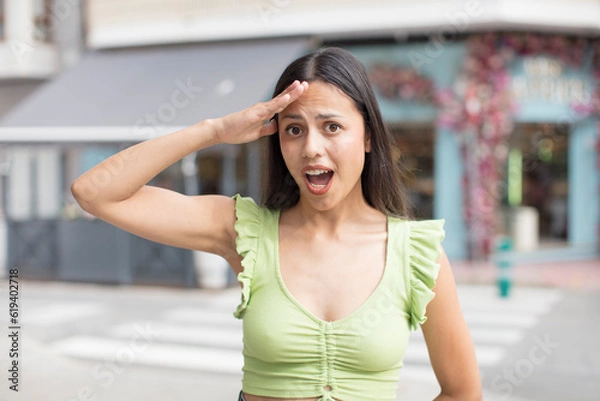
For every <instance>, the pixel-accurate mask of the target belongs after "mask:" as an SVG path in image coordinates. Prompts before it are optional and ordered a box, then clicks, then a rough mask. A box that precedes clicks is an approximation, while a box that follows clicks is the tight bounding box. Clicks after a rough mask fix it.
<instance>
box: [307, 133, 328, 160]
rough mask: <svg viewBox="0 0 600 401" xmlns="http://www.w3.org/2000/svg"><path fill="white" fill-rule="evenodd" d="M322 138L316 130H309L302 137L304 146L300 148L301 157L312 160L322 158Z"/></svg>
mask: <svg viewBox="0 0 600 401" xmlns="http://www.w3.org/2000/svg"><path fill="white" fill-rule="evenodd" d="M323 146H324V145H323V136H322V135H321V133H320V132H319V131H318V130H316V129H310V130H309V131H308V133H307V134H306V135H305V136H304V146H303V148H302V157H306V158H308V159H313V158H315V157H318V156H323Z"/></svg>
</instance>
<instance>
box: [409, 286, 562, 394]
mask: <svg viewBox="0 0 600 401" xmlns="http://www.w3.org/2000/svg"><path fill="white" fill-rule="evenodd" d="M457 291H458V297H459V301H460V305H461V309H462V312H463V315H464V317H465V321H466V322H467V325H468V326H469V332H470V334H471V338H472V340H473V344H474V346H475V353H476V355H477V362H478V364H479V367H480V368H492V367H494V366H497V365H499V364H500V363H501V362H502V360H503V359H504V358H505V357H506V355H507V353H508V351H509V350H510V348H511V347H513V346H516V345H517V344H519V343H520V342H522V341H524V340H525V337H526V335H527V333H528V331H529V330H531V329H532V328H534V327H535V325H536V324H537V323H538V321H539V320H540V318H541V317H542V316H543V315H545V314H546V313H549V312H550V311H551V310H552V308H553V307H554V305H555V304H556V303H557V302H558V301H560V299H561V298H562V293H561V291H560V290H558V289H546V288H515V289H514V290H513V293H512V294H511V295H510V297H508V298H501V297H499V296H498V292H497V289H496V288H494V287H493V286H471V285H459V286H458V287H457ZM411 380H420V381H424V382H425V381H426V382H432V383H433V382H436V378H435V375H434V373H433V370H432V368H431V364H430V362H429V356H428V353H427V347H426V344H425V339H424V337H423V333H422V331H420V330H419V331H416V332H414V333H413V334H412V335H411V339H410V343H409V346H408V350H407V353H406V356H405V362H404V368H403V370H402V371H401V373H400V381H401V382H402V381H411Z"/></svg>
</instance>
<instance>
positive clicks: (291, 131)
mask: <svg viewBox="0 0 600 401" xmlns="http://www.w3.org/2000/svg"><path fill="white" fill-rule="evenodd" d="M285 132H287V133H288V134H290V135H291V136H298V135H300V134H301V133H302V130H301V129H300V127H298V126H296V125H290V126H289V127H287V128H286V129H285Z"/></svg>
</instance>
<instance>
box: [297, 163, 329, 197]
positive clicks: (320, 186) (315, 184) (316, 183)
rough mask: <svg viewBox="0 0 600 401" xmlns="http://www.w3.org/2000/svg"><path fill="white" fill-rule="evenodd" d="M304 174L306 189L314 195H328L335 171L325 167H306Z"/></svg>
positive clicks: (303, 170)
mask: <svg viewBox="0 0 600 401" xmlns="http://www.w3.org/2000/svg"><path fill="white" fill-rule="evenodd" d="M302 174H303V175H304V182H305V184H306V187H307V188H308V190H309V191H310V192H311V193H312V194H314V195H323V194H324V193H326V192H327V191H328V190H329V188H330V187H331V183H332V182H333V174H334V173H333V170H331V169H329V168H327V167H325V166H306V167H305V168H303V169H302Z"/></svg>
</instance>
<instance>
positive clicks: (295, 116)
mask: <svg viewBox="0 0 600 401" xmlns="http://www.w3.org/2000/svg"><path fill="white" fill-rule="evenodd" d="M343 117H344V116H341V115H339V114H317V119H318V120H327V119H329V118H343ZM286 118H289V119H292V120H302V116H301V115H300V114H285V115H284V116H282V117H281V119H282V120H285V119H286Z"/></svg>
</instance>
